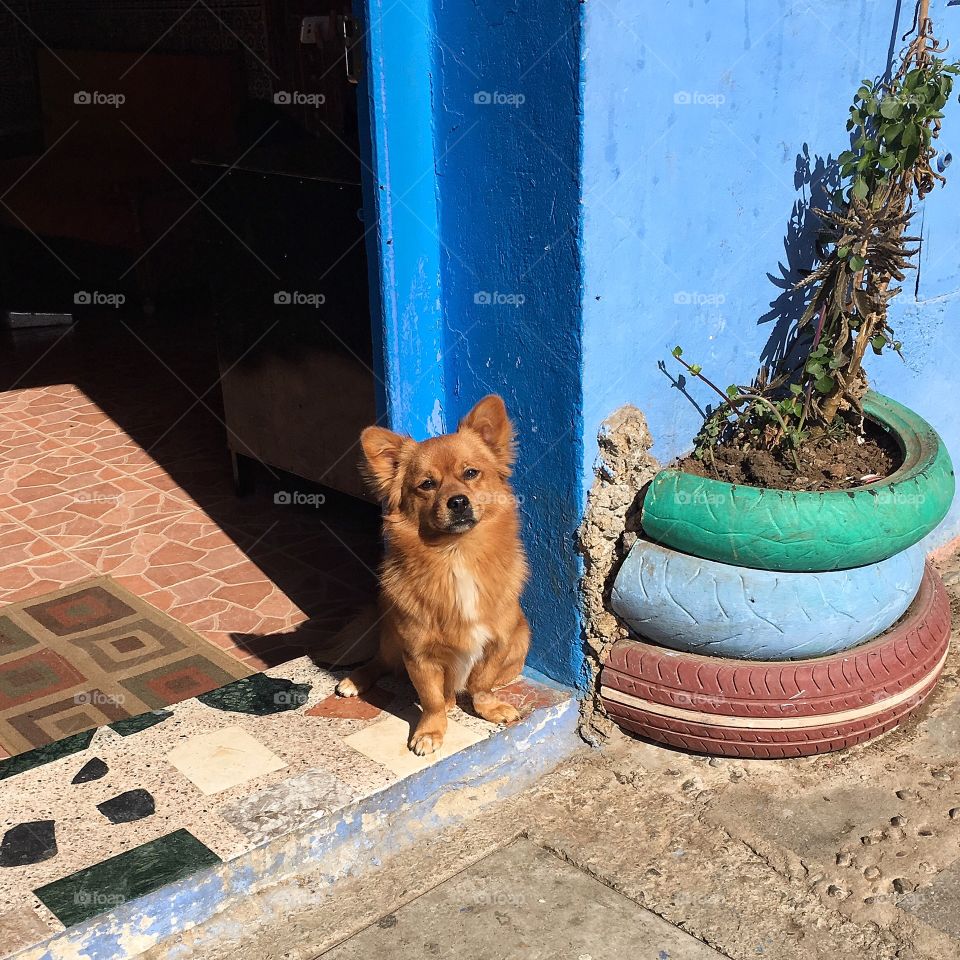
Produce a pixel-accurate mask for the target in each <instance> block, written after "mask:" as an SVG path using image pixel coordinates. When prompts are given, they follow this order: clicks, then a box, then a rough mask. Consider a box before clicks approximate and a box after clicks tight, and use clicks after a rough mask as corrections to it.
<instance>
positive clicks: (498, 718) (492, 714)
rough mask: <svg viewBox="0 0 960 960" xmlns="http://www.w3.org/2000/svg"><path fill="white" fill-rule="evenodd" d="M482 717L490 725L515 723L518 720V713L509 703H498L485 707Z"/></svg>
mask: <svg viewBox="0 0 960 960" xmlns="http://www.w3.org/2000/svg"><path fill="white" fill-rule="evenodd" d="M483 717H484V719H485V720H489V721H490V722H491V723H517V722H518V721H519V720H520V711H519V710H518V709H517V708H516V707H512V706H510V704H509V703H498V704H495V705H494V706H490V707H487V709H486V712H485V713H484V714H483Z"/></svg>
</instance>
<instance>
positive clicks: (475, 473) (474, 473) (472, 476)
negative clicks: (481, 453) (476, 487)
mask: <svg viewBox="0 0 960 960" xmlns="http://www.w3.org/2000/svg"><path fill="white" fill-rule="evenodd" d="M479 476H480V471H479V470H475V469H474V468H473V467H467V469H466V470H464V471H463V479H464V480H476V479H477V477H479Z"/></svg>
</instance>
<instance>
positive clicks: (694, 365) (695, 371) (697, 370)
mask: <svg viewBox="0 0 960 960" xmlns="http://www.w3.org/2000/svg"><path fill="white" fill-rule="evenodd" d="M702 369H703V367H701V366H700V364H699V363H691V364H690V372H691V373H692V374H693V375H694V376H697V374H699V373H700V371H701V370H702Z"/></svg>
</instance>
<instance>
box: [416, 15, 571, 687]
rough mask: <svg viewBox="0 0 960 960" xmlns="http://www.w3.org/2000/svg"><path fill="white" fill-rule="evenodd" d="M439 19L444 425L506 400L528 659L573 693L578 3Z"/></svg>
mask: <svg viewBox="0 0 960 960" xmlns="http://www.w3.org/2000/svg"><path fill="white" fill-rule="evenodd" d="M434 13H435V18H436V47H435V58H436V83H435V90H434V97H435V116H436V127H435V131H434V136H435V141H436V147H435V149H436V152H437V157H438V159H437V184H438V195H439V208H440V236H441V237H442V240H443V243H442V253H441V265H442V271H441V286H442V304H443V306H442V309H443V328H444V331H443V336H444V354H445V358H446V364H445V385H446V395H445V396H446V399H445V413H446V417H447V423H448V424H449V425H451V426H452V425H453V424H455V423H456V421H457V419H458V418H459V417H460V416H462V415H463V414H464V413H465V412H466V411H467V410H468V409H469V408H470V407H471V406H472V405H473V404H474V403H475V402H476V401H477V400H478V399H479V398H480V397H481V396H483V395H484V394H486V393H491V392H496V393H500V394H502V395H503V396H504V397H505V399H506V401H507V406H508V408H509V410H510V412H511V414H512V415H513V417H514V419H515V421H516V423H517V426H518V433H519V436H518V440H519V451H520V454H519V459H518V462H517V467H516V471H515V475H514V482H515V487H516V490H517V493H518V495H519V496H520V497H521V499H522V501H523V505H522V511H523V517H524V539H525V542H526V546H527V552H528V555H529V558H530V563H531V567H532V568H533V570H534V572H535V575H534V577H533V579H532V582H531V584H530V586H529V588H528V590H527V593H526V595H525V598H524V607H525V609H526V610H527V613H528V615H529V617H530V620H531V627H532V629H533V638H534V641H533V649H532V651H531V655H530V657H529V659H528V663H529V665H530V666H532V667H534V668H535V669H537V670H540V671H542V672H543V673H545V674H546V675H547V676H549V677H552V678H553V679H555V680H559V681H562V682H564V683H568V684H578V683H581V682H583V680H584V678H585V675H584V670H583V656H582V652H581V645H580V640H579V637H580V622H579V614H578V597H577V581H578V578H579V575H580V568H579V561H578V557H577V554H576V549H575V542H574V537H575V533H576V529H577V526H578V524H579V505H580V501H581V483H582V477H581V464H582V463H583V422H582V416H581V409H582V398H581V392H580V375H581V341H580V267H579V260H578V229H579V206H578V197H579V176H580V118H579V112H578V110H577V103H578V97H579V91H578V63H577V60H578V55H579V20H580V6H579V4H578V3H577V2H576V0H557V2H552V3H537V2H536V0H512V2H482V3H475V4H470V3H468V4H463V3H456V2H454V0H437V2H436V3H435V8H434Z"/></svg>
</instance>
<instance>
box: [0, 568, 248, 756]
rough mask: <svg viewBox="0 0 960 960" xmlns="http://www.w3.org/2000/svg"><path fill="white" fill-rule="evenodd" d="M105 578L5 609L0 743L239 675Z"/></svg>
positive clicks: (40, 737) (238, 668)
mask: <svg viewBox="0 0 960 960" xmlns="http://www.w3.org/2000/svg"><path fill="white" fill-rule="evenodd" d="M250 672H251V670H250V668H248V667H246V666H245V665H244V664H242V663H238V662H237V661H236V659H235V658H231V657H228V656H225V655H224V654H223V653H222V652H221V651H220V650H219V649H218V648H217V647H215V646H213V645H212V644H208V643H206V642H205V641H204V640H203V639H202V638H201V637H200V636H198V635H197V634H196V633H195V632H193V631H190V630H189V629H187V628H186V627H184V626H183V625H182V624H179V623H177V622H176V621H175V620H173V619H171V618H169V617H166V616H164V615H163V614H162V613H161V612H160V611H159V610H156V609H155V608H153V607H151V606H150V605H149V604H147V603H144V602H143V601H142V600H141V599H140V598H138V597H137V596H136V595H134V594H131V593H128V592H127V591H125V590H123V589H122V588H121V587H120V586H119V585H117V584H116V583H114V582H113V581H112V580H110V578H108V577H98V578H95V579H89V578H86V579H84V580H83V581H82V582H81V583H79V584H74V585H72V586H71V587H68V588H67V589H64V590H59V591H55V592H53V593H51V594H45V595H44V596H42V597H37V598H34V599H31V600H27V601H26V602H23V603H20V604H11V605H8V606H7V607H5V608H4V615H3V616H2V617H0V742H2V743H3V745H4V746H5V747H6V748H7V749H9V750H11V751H13V750H27V749H30V748H32V747H36V746H40V745H42V744H44V743H48V742H50V741H53V740H58V739H60V738H62V737H64V736H68V735H70V734H73V733H76V732H79V731H81V730H85V729H88V728H91V727H99V726H102V725H104V724H106V723H111V722H114V721H118V720H120V719H122V718H125V717H129V716H131V715H136V714H140V713H143V712H145V711H147V710H150V709H158V708H161V707H165V706H167V705H169V704H171V703H177V702H179V701H181V700H185V699H189V698H191V697H194V696H196V695H197V694H201V693H206V692H207V691H210V690H213V689H214V688H216V687H221V686H223V685H224V684H229V683H231V682H232V681H234V680H237V679H239V678H241V677H244V676H247V675H248V674H249V673H250Z"/></svg>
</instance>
